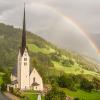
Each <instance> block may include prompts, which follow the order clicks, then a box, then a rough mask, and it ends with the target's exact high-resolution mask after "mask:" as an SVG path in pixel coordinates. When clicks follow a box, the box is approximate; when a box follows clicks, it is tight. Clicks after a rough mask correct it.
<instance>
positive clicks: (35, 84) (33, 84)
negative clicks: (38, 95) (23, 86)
mask: <svg viewBox="0 0 100 100" xmlns="http://www.w3.org/2000/svg"><path fill="white" fill-rule="evenodd" d="M38 85H40V84H38V83H37V82H33V83H32V86H38Z"/></svg>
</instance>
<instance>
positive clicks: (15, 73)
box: [12, 66, 17, 77]
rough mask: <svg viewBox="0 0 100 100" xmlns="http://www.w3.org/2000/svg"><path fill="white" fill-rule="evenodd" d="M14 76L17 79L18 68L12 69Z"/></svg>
mask: <svg viewBox="0 0 100 100" xmlns="http://www.w3.org/2000/svg"><path fill="white" fill-rule="evenodd" d="M12 75H14V76H16V77H17V66H15V67H14V68H13V69H12Z"/></svg>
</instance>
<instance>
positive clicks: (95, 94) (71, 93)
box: [63, 89, 100, 100]
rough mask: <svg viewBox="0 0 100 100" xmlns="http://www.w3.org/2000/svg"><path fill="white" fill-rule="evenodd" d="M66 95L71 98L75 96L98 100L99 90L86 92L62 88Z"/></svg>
mask: <svg viewBox="0 0 100 100" xmlns="http://www.w3.org/2000/svg"><path fill="white" fill-rule="evenodd" d="M63 91H65V93H66V95H68V96H71V97H73V98H75V97H77V98H79V100H100V92H95V91H92V92H86V91H82V90H77V91H70V90H68V89H63Z"/></svg>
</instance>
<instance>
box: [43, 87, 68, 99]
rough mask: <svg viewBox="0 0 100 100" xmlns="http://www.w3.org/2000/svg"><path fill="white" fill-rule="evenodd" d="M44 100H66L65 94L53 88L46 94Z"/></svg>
mask: <svg viewBox="0 0 100 100" xmlns="http://www.w3.org/2000/svg"><path fill="white" fill-rule="evenodd" d="M45 100H66V94H65V92H63V91H62V90H60V89H58V88H57V87H55V86H54V87H53V88H52V90H50V91H49V92H48V93H47V94H46V96H45Z"/></svg>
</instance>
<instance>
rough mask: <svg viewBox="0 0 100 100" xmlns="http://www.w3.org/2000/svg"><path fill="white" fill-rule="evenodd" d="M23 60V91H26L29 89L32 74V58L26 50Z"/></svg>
mask: <svg viewBox="0 0 100 100" xmlns="http://www.w3.org/2000/svg"><path fill="white" fill-rule="evenodd" d="M21 59H22V61H21V90H26V89H29V72H30V67H29V66H30V58H29V55H28V52H27V50H26V49H25V52H24V54H23V56H22V58H21Z"/></svg>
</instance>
